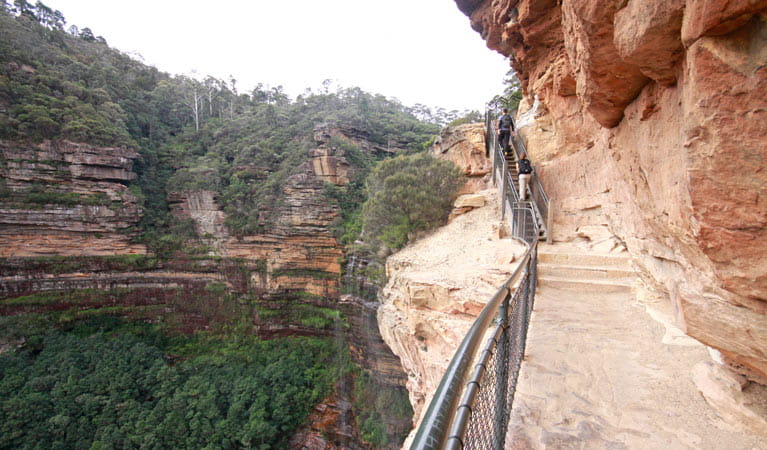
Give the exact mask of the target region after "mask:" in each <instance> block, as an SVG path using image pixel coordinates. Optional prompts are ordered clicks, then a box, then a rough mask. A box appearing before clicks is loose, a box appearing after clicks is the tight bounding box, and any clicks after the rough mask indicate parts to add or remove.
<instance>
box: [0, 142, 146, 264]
mask: <svg viewBox="0 0 767 450" xmlns="http://www.w3.org/2000/svg"><path fill="white" fill-rule="evenodd" d="M138 156H139V155H138V153H136V152H134V151H132V150H128V149H124V148H103V147H94V146H91V145H87V144H76V143H73V142H66V141H63V142H58V141H57V142H52V141H46V142H43V143H41V144H30V143H24V142H7V141H0V177H2V178H1V181H0V190H1V191H2V196H0V257H9V256H45V255H71V256H85V255H115V254H143V253H146V249H145V248H144V247H143V246H142V245H138V244H134V243H132V242H131V239H132V238H133V237H134V236H135V234H136V225H137V223H138V221H139V220H140V219H141V210H140V208H139V206H138V205H137V203H136V197H135V196H133V194H131V193H130V191H129V190H128V187H127V186H125V184H123V183H125V182H128V181H130V180H133V179H134V178H136V174H135V173H133V160H134V159H136V158H138Z"/></svg>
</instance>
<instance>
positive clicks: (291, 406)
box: [0, 0, 477, 448]
mask: <svg viewBox="0 0 767 450" xmlns="http://www.w3.org/2000/svg"><path fill="white" fill-rule="evenodd" d="M65 25H66V20H65V19H64V16H63V15H62V14H61V13H60V12H58V11H51V10H50V8H47V7H46V6H45V5H43V4H42V3H39V2H38V3H37V4H36V5H34V6H33V5H31V4H29V3H28V2H26V1H25V0H18V1H14V6H12V7H11V6H10V5H9V4H8V3H7V2H6V1H2V2H0V139H2V140H12V141H16V142H22V143H27V142H28V143H34V142H40V141H43V140H46V139H51V140H61V139H67V140H72V141H77V142H83V143H90V144H94V145H98V146H109V147H126V148H130V149H135V150H137V151H138V152H139V153H140V155H141V156H140V159H139V160H137V161H136V162H135V165H134V171H135V172H136V173H137V175H138V179H137V180H136V181H134V182H131V183H129V187H130V193H131V194H132V195H133V196H135V197H136V198H137V200H138V204H139V205H140V207H141V210H142V222H141V228H142V233H141V237H140V239H141V240H142V241H143V242H144V243H146V244H147V245H148V246H149V248H150V251H151V252H152V253H153V254H152V255H150V256H123V257H119V256H118V257H103V258H47V259H45V260H42V259H41V260H37V259H28V260H25V261H24V263H23V265H24V268H19V267H16V266H17V265H18V264H21V263H19V262H18V261H8V260H4V261H0V269H2V271H3V273H5V272H8V274H9V275H13V274H15V272H14V271H19V272H24V271H25V270H28V269H29V267H30V265H32V266H33V268H34V267H36V268H38V269H39V271H40V272H41V273H43V272H44V273H48V274H56V273H69V272H72V271H77V270H79V269H83V271H96V272H102V271H112V270H114V271H121V270H122V271H126V270H134V271H144V270H155V269H158V268H168V269H172V268H173V267H172V264H173V262H172V260H171V257H172V256H173V255H174V253H176V252H177V251H178V250H179V249H183V250H184V251H185V253H186V256H185V257H186V258H188V259H189V258H192V259H193V258H194V256H193V255H194V254H202V253H206V251H207V249H206V248H204V246H202V245H201V243H200V242H201V241H199V238H200V237H199V236H197V235H196V232H195V229H194V226H193V223H192V222H191V221H190V220H180V219H178V218H176V217H173V216H172V215H171V214H170V212H169V207H168V194H169V192H172V191H188V190H210V191H213V192H214V193H215V194H216V200H217V202H218V203H219V204H220V205H221V206H222V207H223V209H224V211H225V213H226V221H227V222H226V225H227V226H228V227H229V229H230V230H231V231H232V232H233V233H235V234H239V235H246V234H251V233H259V232H266V231H270V229H271V228H272V227H273V226H274V223H275V221H276V214H275V213H276V212H278V211H277V208H278V207H279V206H280V204H281V202H282V200H283V198H284V195H285V194H284V190H283V188H284V186H285V183H286V180H287V179H288V178H289V177H290V176H291V175H293V174H295V173H296V172H297V170H299V168H300V166H301V164H302V163H304V162H305V161H307V160H308V158H309V151H310V150H311V149H314V148H317V146H318V145H320V143H318V142H317V141H316V140H315V138H314V133H315V130H316V129H318V127H319V129H327V130H332V129H340V130H342V131H343V133H341V134H342V135H343V136H345V137H338V136H333V137H330V138H329V141H327V140H326V137H323V139H324V140H323V142H322V145H326V146H327V147H329V148H331V149H333V150H335V151H338V152H339V154H341V155H343V157H344V158H345V159H346V161H347V162H348V163H349V165H350V168H351V171H350V175H351V181H350V183H349V184H347V185H345V186H338V185H334V184H326V185H325V188H324V189H323V194H324V195H325V199H326V200H329V201H331V202H334V203H335V205H337V206H338V210H339V212H340V214H339V220H338V223H336V224H335V225H334V226H335V231H336V232H337V236H338V237H339V241H340V242H341V243H342V244H344V245H352V244H353V243H354V242H355V241H357V240H358V239H359V238H360V237H361V236H362V237H364V239H365V240H366V242H367V243H368V244H370V246H371V248H372V249H373V250H374V251H378V250H379V249H384V250H385V251H389V250H394V249H397V248H400V247H402V246H403V245H405V244H406V243H407V242H408V240H409V239H411V238H412V237H413V236H415V235H417V234H418V233H421V232H423V231H426V230H429V229H431V228H433V227H435V226H438V225H440V224H441V223H443V222H444V220H445V219H446V217H447V214H448V212H449V210H450V206H451V203H452V201H453V199H454V194H455V191H456V189H457V187H458V184H459V179H460V176H459V173H458V171H457V169H456V168H455V167H451V165H450V163H446V162H440V161H438V160H436V159H434V158H432V157H430V156H429V155H426V154H424V153H423V150H424V149H425V148H427V146H428V142H429V140H430V139H431V138H432V136H433V135H434V134H435V133H436V132H437V131H438V129H439V125H443V124H446V123H449V122H450V121H451V120H469V119H473V118H476V117H477V114H476V113H473V114H463V116H464V117H463V119H457V118H458V117H459V116H462V114H460V113H457V112H449V113H448V112H445V111H443V110H438V111H437V112H436V113H432V112H431V111H430V110H429V109H428V108H426V107H425V106H423V105H416V106H415V107H412V108H408V107H405V106H403V105H401V104H400V103H399V102H398V101H396V100H392V99H387V98H385V97H383V96H380V95H373V94H369V93H366V92H364V91H362V90H360V89H359V88H347V89H338V90H336V91H335V92H330V91H329V89H328V85H326V86H325V87H324V88H323V90H322V91H321V92H312V91H310V90H308V91H307V92H306V93H305V94H304V95H302V96H299V97H298V98H297V99H295V100H291V99H290V98H288V97H287V96H286V95H285V93H284V92H283V91H282V89H281V88H280V87H277V88H269V87H264V86H261V85H259V86H258V87H256V88H255V89H254V90H253V91H252V92H249V93H241V92H238V90H237V83H236V80H234V79H229V80H218V79H215V78H212V77H207V78H205V79H203V80H196V79H193V78H190V77H186V76H170V75H168V74H165V73H162V72H160V71H158V70H157V69H156V68H154V67H148V66H146V65H144V64H142V63H141V62H138V61H136V60H134V59H132V58H131V57H129V56H128V55H125V54H122V53H120V52H119V51H116V50H114V49H111V48H109V46H108V45H107V44H106V41H105V40H104V39H103V38H101V37H97V36H94V34H93V32H92V31H91V30H90V29H88V28H83V29H82V30H79V29H77V28H76V27H70V28H69V29H68V30H67V31H64V30H65ZM394 153H399V154H401V155H402V156H398V157H396V158H390V157H391V156H392V154H394ZM6 163H7V161H5V160H4V159H3V158H1V157H0V170H2V169H4V168H5V167H7V164H6ZM369 175H370V176H369ZM19 186H20V185H19V184H16V185H13V186H11V185H10V184H8V183H6V182H5V180H3V179H0V193H2V194H3V198H5V201H6V202H13V203H14V204H16V205H22V206H24V207H25V208H27V209H35V208H45V207H47V205H52V204H53V205H64V206H67V207H73V206H76V205H92V206H110V204H111V203H112V202H111V201H110V199H109V198H108V197H107V196H105V195H103V194H82V193H74V192H66V191H60V190H58V189H53V188H52V184H46V182H44V181H40V182H37V183H35V184H29V186H26V188H20V187H19ZM118 203H119V202H118ZM363 203H364V204H365V207H364V210H363V208H362V205H363ZM363 230H364V233H363ZM195 245H196V247H195ZM229 263H232V261H229ZM243 264H245V263H243ZM261 265H262V266H263V267H262V268H260V269H256V268H249V269H248V270H247V271H244V269H243V271H244V272H247V273H248V274H252V273H255V272H265V271H266V264H265V262H263V261H262V264H261ZM209 267H210V266H205V267H203V268H201V270H208V269H207V268H209ZM184 269H185V270H191V269H190V268H189V267H187V266H184ZM235 269H237V270H239V269H240V267H239V265H237V267H234V268H233V269H232V270H235ZM379 269H380V266H376V265H371V266H369V269H368V270H369V272H370V273H373V272H374V271H375V270H379ZM219 270H221V267H219ZM272 275H273V276H279V275H282V276H309V275H311V276H312V277H314V278H322V277H323V276H324V275H323V273H298V272H296V271H290V270H286V271H285V272H284V273H282V274H280V273H276V274H272ZM241 278H243V279H244V280H245V282H244V283H245V284H247V277H246V276H243V277H241ZM202 291H203V292H201V293H196V294H195V295H198V294H199V295H198V297H196V298H195V299H194V301H192V302H188V301H186V299H181V298H180V297H183V295H182V294H181V291H180V290H174V291H172V292H171V291H168V292H165V293H161V294H157V296H158V298H147V299H145V300H146V303H147V304H146V305H141V306H136V305H131V303H130V301H131V299H133V298H134V297H137V296H141V295H142V293H141V292H138V291H137V292H117V291H109V290H106V289H104V290H100V291H98V292H90V291H88V290H85V289H79V290H75V291H72V292H65V291H60V292H51V293H37V294H32V295H26V296H23V297H17V298H16V299H15V300H5V301H4V302H3V303H2V305H0V306H3V307H6V308H17V309H19V308H20V309H19V310H21V309H23V308H27V309H23V310H24V311H31V310H33V309H35V308H45V307H48V308H49V310H45V311H41V312H40V313H39V314H29V315H26V314H17V315H15V316H11V317H3V318H2V320H0V344H2V345H3V346H5V345H6V344H8V345H9V348H16V349H15V350H7V351H5V352H4V353H2V354H0V448H27V447H30V448H31V447H35V446H39V445H44V446H46V447H51V448H56V447H59V448H80V447H86V446H87V447H91V448H110V447H128V446H135V447H143V446H146V447H199V448H202V447H205V446H206V445H207V446H212V447H261V448H269V447H285V446H286V439H287V438H288V437H289V436H290V434H291V432H292V431H293V430H295V428H296V427H297V425H299V424H300V423H301V421H302V420H303V418H304V417H305V416H306V413H307V412H308V409H309V408H310V407H311V405H313V404H315V403H317V402H319V401H320V400H321V399H322V398H323V397H324V396H325V395H326V394H328V393H329V391H330V389H332V384H333V383H334V382H335V381H336V380H337V379H338V378H339V377H340V376H345V375H346V374H347V373H348V371H349V370H351V369H349V368H348V367H347V366H348V363H339V362H338V360H339V358H348V356H343V355H342V353H344V352H345V351H346V349H342V350H339V348H337V346H336V345H337V344H336V343H332V344H331V343H330V342H329V341H326V340H322V339H287V340H284V339H277V340H273V341H270V342H261V341H259V340H257V339H255V338H254V337H252V336H248V333H249V332H252V328H253V327H252V325H253V324H252V323H246V322H247V320H245V319H243V317H246V316H247V314H244V313H242V311H241V310H240V309H238V308H239V307H240V306H242V307H243V308H245V307H244V306H243V305H244V304H247V303H248V302H249V301H251V300H252V299H250V298H246V297H247V295H242V296H240V297H237V295H236V294H233V293H232V292H229V291H227V289H226V285H224V284H223V283H221V282H216V281H211V282H209V283H207V284H206V285H205V286H204V288H203V289H202ZM185 294H188V293H185ZM296 295H298V294H296ZM305 295H306V296H309V295H310V294H305ZM165 297H168V299H170V300H168V299H166V298H165ZM104 299H108V300H109V301H110V302H111V306H105V305H106V301H103V302H102V301H101V300H104ZM123 300H124V301H123ZM182 300H183V301H182ZM311 300H318V299H316V298H312V299H311ZM168 301H170V302H176V303H177V304H174V305H173V306H174V307H179V308H180V306H179V305H182V304H183V305H184V306H186V307H188V308H191V309H190V311H191V313H190V315H198V316H199V315H202V314H203V312H204V313H206V314H208V315H210V316H212V315H213V314H214V312H213V310H214V309H215V308H216V307H218V308H223V309H226V308H229V307H231V309H232V310H233V311H234V312H235V313H237V314H241V316H240V319H242V320H240V321H237V320H231V315H232V314H229V312H230V311H228V310H227V311H224V312H221V313H220V315H221V316H222V317H220V318H217V319H220V321H219V322H216V324H215V326H212V327H211V329H214V330H215V331H214V332H206V333H202V334H199V335H194V336H189V335H186V336H184V335H175V334H172V333H171V334H169V329H170V328H173V327H172V326H170V327H168V328H155V327H152V326H148V325H137V324H135V323H129V322H122V321H121V320H118V319H116V318H115V317H117V316H122V317H126V318H128V317H130V318H132V319H139V318H140V319H142V320H150V319H151V320H152V321H154V322H162V320H160V319H157V317H164V318H168V317H169V316H170V315H168V314H166V315H165V316H162V314H165V310H166V309H167V307H168V304H166V303H167V302H168ZM195 302H196V303H198V305H197V306H194V305H191V306H190V303H195ZM235 303H237V304H239V306H231V305H234V304H235ZM60 305H65V306H66V308H69V309H66V308H65V307H61V308H60ZM245 306H248V307H250V306H253V309H257V312H258V314H259V315H261V316H262V317H261V318H262V319H265V318H267V316H269V315H270V314H273V315H274V317H275V320H278V319H279V320H285V321H286V322H290V324H291V326H292V325H295V324H297V325H300V326H302V327H304V328H305V329H307V330H315V331H318V332H324V333H327V331H328V330H339V331H344V330H346V328H348V326H349V325H348V321H347V318H346V317H345V316H344V315H343V314H340V313H339V312H338V311H335V310H333V309H329V308H325V307H313V306H309V305H303V306H299V307H296V308H294V309H293V310H291V311H287V312H286V311H278V310H276V309H268V308H266V307H262V306H261V307H256V306H254V305H251V304H247V305H245ZM142 308H143V309H142ZM194 308H197V309H194ZM206 308H207V310H205V309H206ZM245 309H247V308H245ZM139 310H141V311H139ZM203 310H205V311H203ZM277 316H280V317H277ZM247 317H249V316H247ZM169 320H177V318H175V319H169ZM165 325H168V324H165ZM173 325H177V324H173ZM340 366H343V367H346V368H344V369H339V367H340ZM357 375H358V376H357V381H356V383H357V384H356V388H355V392H354V395H355V398H356V399H357V401H358V403H357V404H356V405H355V414H356V415H357V417H358V423H359V428H360V430H361V432H362V434H363V437H364V438H365V439H366V440H367V441H369V442H371V443H373V444H375V445H379V446H383V445H387V442H388V443H389V444H391V441H392V440H393V439H401V438H402V436H392V435H391V433H390V430H386V429H385V427H384V426H383V425H382V423H383V421H381V420H380V418H381V416H383V415H388V414H396V415H397V417H398V418H404V417H408V416H409V415H412V410H410V407H409V403H408V400H407V397H406V394H405V392H404V390H403V389H393V388H392V389H390V390H383V388H382V387H381V386H378V385H377V384H376V383H375V382H374V381H373V380H371V379H369V378H367V377H366V376H364V374H361V372H359V373H358V374H357ZM375 393H379V394H381V395H378V396H376V395H374V394H375Z"/></svg>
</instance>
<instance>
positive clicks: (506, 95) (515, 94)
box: [480, 69, 522, 121]
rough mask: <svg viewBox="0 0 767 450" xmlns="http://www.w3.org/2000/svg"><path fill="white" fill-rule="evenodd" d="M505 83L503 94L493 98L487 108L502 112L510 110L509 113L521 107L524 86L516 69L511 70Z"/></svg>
mask: <svg viewBox="0 0 767 450" xmlns="http://www.w3.org/2000/svg"><path fill="white" fill-rule="evenodd" d="M503 83H504V85H505V86H506V87H505V88H504V90H503V94H498V95H496V96H495V97H493V99H492V100H490V102H489V103H488V105H487V106H488V107H489V108H491V109H498V110H500V109H503V108H508V109H509V111H515V110H516V109H517V108H518V107H519V102H520V101H521V100H522V84H521V83H520V82H519V78H517V74H516V73H515V72H514V69H509V71H508V72H507V73H506V78H504V80H503ZM480 121H481V119H480Z"/></svg>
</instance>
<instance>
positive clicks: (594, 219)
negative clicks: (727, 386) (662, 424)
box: [456, 0, 767, 383]
mask: <svg viewBox="0 0 767 450" xmlns="http://www.w3.org/2000/svg"><path fill="white" fill-rule="evenodd" d="M456 3H457V5H458V7H459V8H460V9H461V11H463V12H464V13H465V14H467V15H468V16H469V17H470V19H471V25H472V27H473V28H474V29H475V30H477V31H478V32H479V33H480V34H481V35H482V36H483V38H485V40H486V41H487V45H488V47H490V48H491V49H493V50H496V51H498V52H500V53H502V54H504V55H506V56H508V57H509V58H510V62H511V66H512V67H513V68H514V69H515V70H516V72H517V73H518V76H519V78H520V81H521V82H522V86H523V90H524V94H525V102H523V103H524V104H523V105H522V107H521V108H520V113H521V115H520V118H524V119H525V120H524V121H521V122H524V123H529V125H528V126H526V127H524V128H522V129H521V133H522V134H523V136H524V137H525V139H526V140H527V142H528V149H529V152H530V155H531V159H532V160H533V163H534V164H535V165H536V167H537V168H538V171H539V174H540V175H541V179H542V182H543V184H544V187H545V189H546V190H547V192H548V193H549V194H550V196H551V197H552V199H553V200H552V209H553V211H554V225H553V227H552V230H553V236H554V239H555V241H557V240H558V241H568V240H573V239H577V238H580V239H584V238H585V239H588V237H589V236H588V232H585V231H584V230H590V229H595V228H596V227H601V228H602V229H607V230H609V231H610V232H611V233H612V234H613V235H615V236H616V237H617V238H618V239H620V240H622V241H623V242H624V243H625V244H626V246H627V248H628V249H629V251H630V252H631V254H632V256H633V258H634V261H635V262H636V264H637V265H638V267H639V268H640V269H641V272H642V274H643V277H644V279H645V281H646V282H647V284H648V286H650V287H652V288H653V289H655V290H656V291H659V292H661V293H662V294H663V295H665V296H667V297H668V298H669V299H670V301H671V302H672V304H673V305H674V308H675V312H676V319H677V321H678V323H679V324H680V325H681V326H682V327H683V329H684V330H685V331H686V332H687V333H688V334H689V335H690V336H692V337H694V338H696V339H698V340H700V341H701V342H703V343H705V344H706V345H709V346H711V347H713V348H716V349H718V350H719V351H720V352H721V353H722V355H724V357H725V361H727V362H728V363H729V364H730V366H731V367H732V368H734V369H736V370H737V371H739V372H741V373H743V374H745V375H747V376H749V377H750V378H751V379H752V380H759V381H760V382H762V383H764V382H765V380H766V379H767V378H765V377H766V376H767V195H766V194H765V192H764V186H765V184H767V170H765V160H766V159H767V145H765V143H766V142H767V108H765V106H766V105H767V1H764V0H750V1H748V0H733V1H725V0H622V1H617V2H616V1H606V0H586V1H572V0H563V1H557V0H518V1H517V0H501V1H492V2H491V1H489V0H456ZM534 99H535V100H537V102H534ZM533 104H536V108H535V109H532V106H531V105H533Z"/></svg>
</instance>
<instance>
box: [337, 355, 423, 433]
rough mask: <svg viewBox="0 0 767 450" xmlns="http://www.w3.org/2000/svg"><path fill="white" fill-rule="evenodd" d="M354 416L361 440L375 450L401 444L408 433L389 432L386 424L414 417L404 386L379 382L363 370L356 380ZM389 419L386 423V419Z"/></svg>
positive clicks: (358, 373) (405, 420) (359, 372)
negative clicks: (391, 444)
mask: <svg viewBox="0 0 767 450" xmlns="http://www.w3.org/2000/svg"><path fill="white" fill-rule="evenodd" d="M352 406H353V408H354V415H355V419H356V421H357V426H358V428H359V430H360V433H361V434H362V438H363V439H364V440H365V441H367V442H369V443H371V444H373V446H374V447H375V448H383V447H386V446H387V445H388V444H389V442H391V441H394V442H395V443H398V444H399V445H401V444H402V442H403V441H404V439H405V437H406V436H407V430H403V431H402V432H401V433H400V434H397V433H394V432H390V431H389V429H388V427H387V426H386V422H394V423H396V422H408V421H409V420H410V419H411V418H412V417H413V408H412V406H411V405H410V399H409V397H408V393H407V390H406V389H405V388H403V387H394V386H388V385H384V384H380V383H376V382H375V381H374V380H373V379H372V378H370V376H368V375H367V374H366V373H365V372H363V371H361V370H360V371H358V372H357V376H356V378H355V380H354V403H353V405H352ZM384 418H386V420H384Z"/></svg>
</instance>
